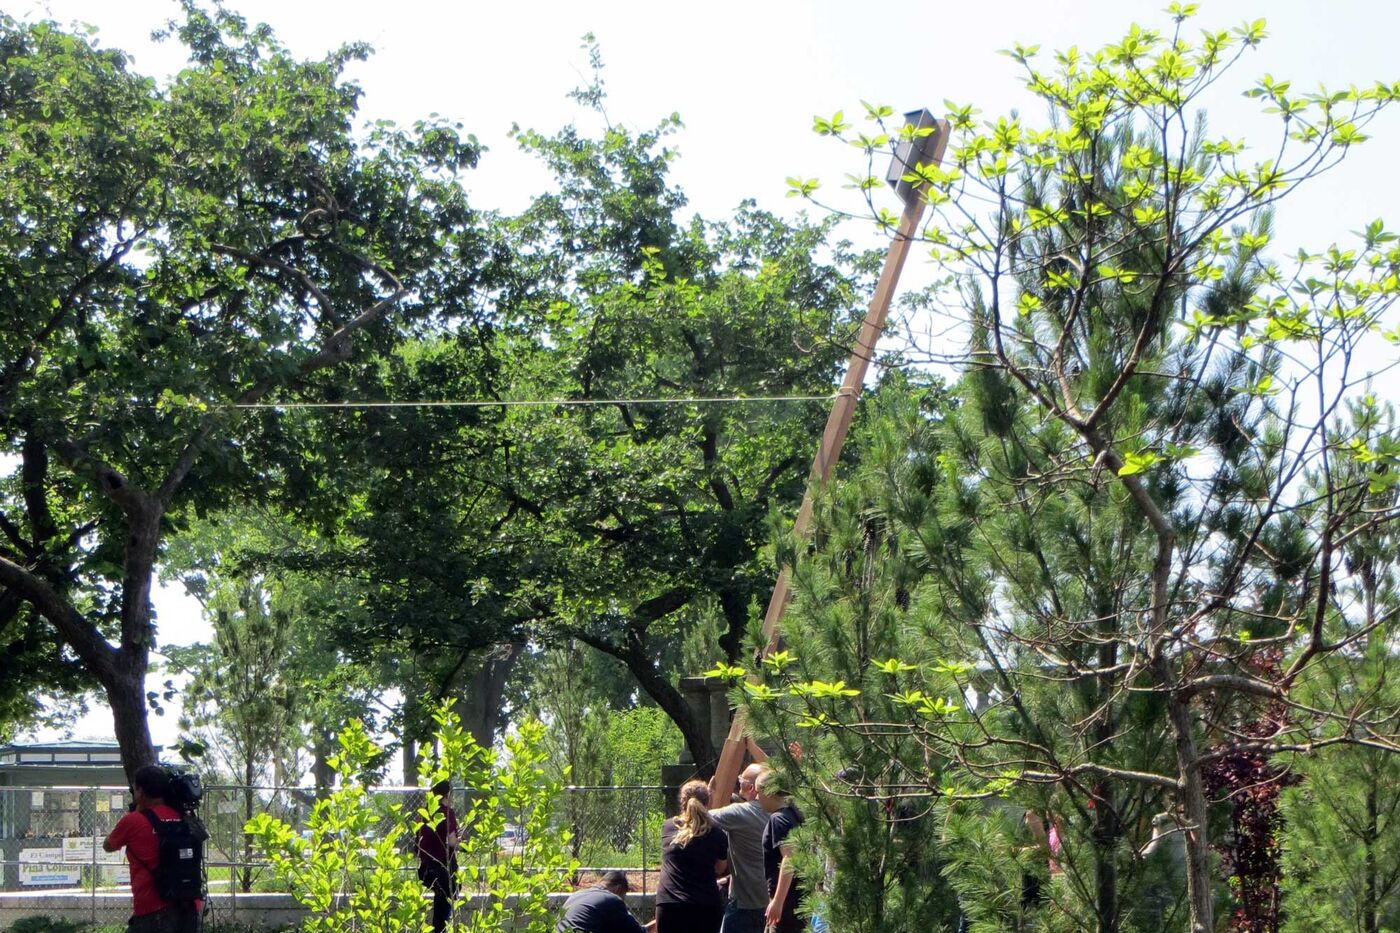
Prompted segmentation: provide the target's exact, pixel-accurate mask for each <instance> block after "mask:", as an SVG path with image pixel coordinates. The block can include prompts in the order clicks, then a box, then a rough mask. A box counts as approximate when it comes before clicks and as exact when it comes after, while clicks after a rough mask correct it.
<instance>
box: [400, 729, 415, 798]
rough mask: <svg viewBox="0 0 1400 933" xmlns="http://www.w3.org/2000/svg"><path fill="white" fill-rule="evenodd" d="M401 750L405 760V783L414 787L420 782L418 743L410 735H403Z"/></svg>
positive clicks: (406, 785) (401, 737)
mask: <svg viewBox="0 0 1400 933" xmlns="http://www.w3.org/2000/svg"><path fill="white" fill-rule="evenodd" d="M399 752H400V754H401V755H402V760H403V784H404V786H405V787H413V786H414V785H416V784H417V783H418V743H417V742H416V741H414V740H413V737H412V736H410V735H407V734H404V735H401V736H399Z"/></svg>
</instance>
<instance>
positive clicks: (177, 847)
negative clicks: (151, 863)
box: [141, 810, 209, 903]
mask: <svg viewBox="0 0 1400 933" xmlns="http://www.w3.org/2000/svg"><path fill="white" fill-rule="evenodd" d="M141 812H142V813H145V814H146V819H148V820H150V822H151V828H152V829H154V830H155V831H156V842H157V850H156V851H157V860H156V865H155V870H154V871H153V872H152V873H151V874H152V875H154V876H155V882H156V893H157V894H159V895H160V899H161V900H163V901H168V902H171V903H177V902H180V901H193V900H195V899H196V898H201V897H203V896H204V840H206V839H208V838H209V833H208V832H207V831H206V830H205V829H204V826H203V825H202V824H201V823H200V822H199V820H198V819H197V818H195V817H194V816H193V815H192V814H188V813H186V814H184V815H182V816H181V817H180V818H179V819H175V820H163V819H161V818H160V817H158V816H156V815H155V813H153V812H152V811H150V810H142V811H141Z"/></svg>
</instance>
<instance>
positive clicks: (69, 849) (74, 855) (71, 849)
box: [63, 836, 122, 865]
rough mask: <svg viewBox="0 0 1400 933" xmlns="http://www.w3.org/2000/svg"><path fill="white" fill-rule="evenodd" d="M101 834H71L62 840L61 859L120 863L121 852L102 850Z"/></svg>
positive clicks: (111, 863)
mask: <svg viewBox="0 0 1400 933" xmlns="http://www.w3.org/2000/svg"><path fill="white" fill-rule="evenodd" d="M102 839H103V837H102V836H71V837H69V838H67V839H64V840H63V861H65V862H86V863H88V864H92V863H93V862H96V863H97V864H99V865H120V864H121V862H122V854H121V852H103V851H102Z"/></svg>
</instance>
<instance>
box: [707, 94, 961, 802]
mask: <svg viewBox="0 0 1400 933" xmlns="http://www.w3.org/2000/svg"><path fill="white" fill-rule="evenodd" d="M935 125H936V130H935V132H934V134H933V135H932V136H931V137H929V140H928V143H929V144H928V146H927V148H926V150H925V152H924V153H923V158H920V159H917V160H912V161H918V162H922V163H923V164H925V165H938V164H939V163H941V162H942V161H943V153H944V151H945V150H946V149H947V147H948V136H949V132H950V130H951V127H950V126H949V125H948V121H946V120H939V121H938V122H937V123H936V124H935ZM901 172H902V169H901ZM923 213H924V196H923V189H922V188H921V187H915V188H913V189H912V190H911V191H910V192H909V194H908V195H907V196H906V199H905V205H904V214H903V216H902V217H900V220H899V227H898V228H897V229H896V231H895V235H894V239H893V240H892V241H891V243H890V248H889V252H888V253H886V254H885V266H884V268H883V269H882V270H881V271H880V279H879V281H878V282H877V283H876V285H875V294H874V296H873V297H872V298H871V299H870V309H869V311H867V312H866V315H865V323H864V324H863V325H862V326H861V329H860V336H858V337H857V338H856V345H855V347H854V348H853V349H852V351H851V361H850V363H849V364H848V365H847V367H846V378H845V380H844V381H843V382H842V383H841V391H840V392H839V393H837V396H836V401H835V402H834V403H833V404H832V406H831V414H830V415H829V416H828V417H827V419H826V430H825V431H824V432H822V441H821V446H820V447H818V448H817V456H816V458H815V459H814V460H813V461H812V472H811V474H810V476H809V477H808V480H807V493H806V495H804V496H803V497H802V507H801V508H799V509H798V510H797V520H796V521H795V522H793V533H794V534H795V535H797V536H798V537H804V536H806V535H807V526H808V524H809V523H810V522H811V520H812V506H813V499H814V497H815V495H816V493H817V491H818V490H819V489H820V488H821V487H822V486H824V485H825V484H826V483H827V482H828V481H829V480H830V479H831V474H832V471H833V470H834V469H835V468H836V462H837V461H838V460H840V459H841V448H842V447H843V446H845V443H846V434H847V433H848V432H849V431H850V427H851V418H852V417H854V416H855V411H856V402H858V401H860V391H861V388H862V387H863V386H864V385H865V376H866V373H867V372H868V371H869V369H870V362H871V360H873V359H874V358H875V344H876V342H877V341H879V339H880V334H881V332H882V331H884V329H885V318H886V317H888V316H889V311H890V303H891V302H892V301H893V299H894V291H895V286H896V285H897V284H898V282H899V274H900V272H901V271H902V270H903V269H904V260H905V259H906V258H907V257H908V255H909V248H910V246H911V245H912V244H913V243H914V240H915V234H916V233H917V232H918V229H919V219H920V218H921V217H922V216H923ZM791 599H792V588H791V580H790V573H789V568H787V567H784V568H782V570H781V571H779V573H778V580H777V583H775V584H774V586H773V595H772V597H771V598H770V599H769V600H768V611H767V612H766V613H764V616H763V638H764V641H765V643H766V646H765V647H764V649H763V656H764V657H767V656H768V655H769V654H770V653H771V652H773V651H774V650H776V649H777V647H778V641H779V635H778V622H779V621H780V620H781V619H782V617H783V612H784V611H785V610H786V609H787V605H788V602H789V601H790V600H791ZM743 760H744V710H743V709H742V708H740V709H738V710H736V711H735V713H734V719H733V722H731V723H730V726H729V737H728V738H727V739H726V740H725V743H724V748H723V749H721V750H720V756H719V763H718V764H717V765H716V767H715V776H714V779H713V781H712V782H711V786H712V787H714V788H716V789H717V790H718V791H719V792H720V794H721V796H722V797H723V799H728V798H727V797H724V795H725V794H727V793H728V790H727V789H728V788H731V787H733V786H734V781H735V779H737V778H738V776H739V769H740V767H741V765H742V764H743Z"/></svg>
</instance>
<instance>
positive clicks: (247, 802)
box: [240, 761, 256, 894]
mask: <svg viewBox="0 0 1400 933" xmlns="http://www.w3.org/2000/svg"><path fill="white" fill-rule="evenodd" d="M255 767H256V763H255V762H252V761H248V762H245V763H244V767H243V825H244V826H247V825H248V823H250V822H251V821H252V819H253V797H254V794H253V772H254V770H255ZM240 888H241V889H242V891H243V893H244V894H247V893H248V892H249V891H251V890H253V834H252V833H248V832H245V833H244V834H243V872H242V878H241V880H240Z"/></svg>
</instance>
